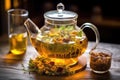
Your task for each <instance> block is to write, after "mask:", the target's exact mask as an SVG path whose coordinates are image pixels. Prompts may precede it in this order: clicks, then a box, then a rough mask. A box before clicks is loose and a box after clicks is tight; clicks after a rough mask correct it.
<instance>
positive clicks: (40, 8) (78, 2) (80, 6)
mask: <svg viewBox="0 0 120 80" xmlns="http://www.w3.org/2000/svg"><path fill="white" fill-rule="evenodd" d="M118 1H119V0H0V40H1V39H2V40H4V39H6V37H7V34H8V29H7V27H8V26H7V10H8V9H12V8H22V9H26V10H28V11H29V17H30V18H31V19H32V20H33V21H34V22H35V23H36V24H37V25H38V26H39V28H40V27H42V26H43V25H44V17H43V14H44V13H45V12H46V11H50V10H56V5H57V4H58V3H60V2H62V3H63V4H64V5H65V10H70V11H74V12H76V13H77V14H78V16H79V17H78V23H77V24H78V26H81V25H82V24H83V23H85V22H91V23H93V24H94V25H96V26H97V28H98V30H99V32H100V37H101V40H100V42H107V43H115V44H120V36H119V34H120V11H119V10H120V9H119V8H120V5H119V2H118ZM85 33H86V35H87V37H88V39H89V41H95V35H94V33H93V31H92V30H90V29H85Z"/></svg>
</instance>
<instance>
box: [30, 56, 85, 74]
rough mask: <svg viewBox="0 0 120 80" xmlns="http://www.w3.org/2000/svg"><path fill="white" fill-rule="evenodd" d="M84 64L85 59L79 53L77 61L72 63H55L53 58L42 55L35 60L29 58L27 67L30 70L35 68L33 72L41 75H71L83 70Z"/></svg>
mask: <svg viewBox="0 0 120 80" xmlns="http://www.w3.org/2000/svg"><path fill="white" fill-rule="evenodd" d="M37 60H38V61H37ZM36 62H37V63H36ZM30 64H32V65H30ZM86 65H87V59H86V57H85V56H84V55H81V56H80V57H79V58H78V61H77V62H76V63H75V64H72V65H64V64H62V65H61V64H55V62H54V61H53V60H51V59H49V58H44V57H37V58H36V59H35V60H30V62H29V68H30V69H32V70H33V69H34V68H36V70H35V71H33V72H37V73H38V74H42V75H71V74H75V73H77V72H79V71H83V70H85V68H86Z"/></svg>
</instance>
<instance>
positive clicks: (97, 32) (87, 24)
mask: <svg viewBox="0 0 120 80" xmlns="http://www.w3.org/2000/svg"><path fill="white" fill-rule="evenodd" d="M86 27H88V28H91V29H92V30H93V31H94V33H95V35H96V44H95V45H94V46H93V48H92V49H95V48H96V47H97V45H98V43H99V41H100V34H99V31H98V29H97V27H96V26H95V25H93V24H92V23H84V24H83V25H82V26H81V27H80V28H81V29H82V30H83V29H84V28H86Z"/></svg>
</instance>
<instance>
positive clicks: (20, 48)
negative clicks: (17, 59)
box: [9, 33, 27, 55]
mask: <svg viewBox="0 0 120 80" xmlns="http://www.w3.org/2000/svg"><path fill="white" fill-rule="evenodd" d="M9 43H10V52H11V53H13V54H15V55H21V54H24V53H25V52H26V46H27V33H20V34H11V35H9Z"/></svg>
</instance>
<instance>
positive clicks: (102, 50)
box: [89, 48, 113, 56]
mask: <svg viewBox="0 0 120 80" xmlns="http://www.w3.org/2000/svg"><path fill="white" fill-rule="evenodd" d="M95 50H98V51H96V52H97V53H100V52H103V53H106V54H109V55H110V56H112V55H113V53H112V52H111V51H110V50H108V49H105V48H95V49H92V50H91V51H90V52H89V54H90V55H91V52H92V51H95Z"/></svg>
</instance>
